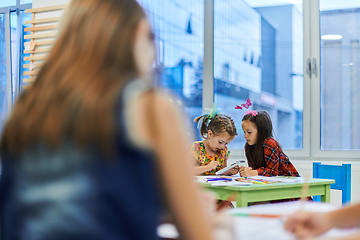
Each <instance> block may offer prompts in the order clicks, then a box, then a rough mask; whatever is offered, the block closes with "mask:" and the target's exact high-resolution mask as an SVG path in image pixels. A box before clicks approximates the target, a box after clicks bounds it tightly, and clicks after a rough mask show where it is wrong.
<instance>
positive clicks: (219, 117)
mask: <svg viewBox="0 0 360 240" xmlns="http://www.w3.org/2000/svg"><path fill="white" fill-rule="evenodd" d="M200 121H202V122H201V126H200V134H201V136H202V137H203V138H205V139H206V138H207V134H208V131H209V130H211V131H212V132H213V133H214V134H215V135H217V134H219V133H223V132H227V133H228V134H229V135H230V136H231V137H235V136H236V135H237V131H236V126H235V123H234V120H233V119H232V118H231V117H229V116H226V115H224V114H216V115H215V116H214V117H213V118H209V116H208V115H202V116H199V117H197V118H195V119H194V122H196V123H199V122H200Z"/></svg>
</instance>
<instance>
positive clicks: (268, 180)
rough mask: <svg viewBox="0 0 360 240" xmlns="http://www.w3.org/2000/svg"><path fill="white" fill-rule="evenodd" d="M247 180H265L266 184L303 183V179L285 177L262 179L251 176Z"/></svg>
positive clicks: (262, 177)
mask: <svg viewBox="0 0 360 240" xmlns="http://www.w3.org/2000/svg"><path fill="white" fill-rule="evenodd" d="M249 179H258V180H266V181H267V182H269V183H271V182H283V183H293V182H304V180H303V178H301V177H297V178H287V177H283V176H280V177H264V176H253V177H249Z"/></svg>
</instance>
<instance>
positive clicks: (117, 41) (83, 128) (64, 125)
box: [1, 0, 146, 153]
mask: <svg viewBox="0 0 360 240" xmlns="http://www.w3.org/2000/svg"><path fill="white" fill-rule="evenodd" d="M145 17H146V15H145V13H144V11H143V10H142V8H141V7H140V6H139V4H138V3H137V2H136V1H135V0H72V1H71V2H70V3H69V5H68V7H67V9H66V11H65V13H64V16H63V20H62V21H63V22H62V25H61V29H60V32H59V36H58V39H57V41H56V42H55V44H54V46H53V48H52V50H51V52H50V54H49V56H48V57H47V59H46V61H45V63H44V65H43V67H42V69H41V70H40V72H39V75H38V77H37V78H36V80H35V82H34V83H33V84H32V85H31V87H30V88H29V89H28V90H26V91H25V92H24V93H23V94H22V95H21V97H20V98H19V100H18V102H17V104H16V106H15V108H14V111H13V113H12V115H11V117H10V119H9V121H8V122H7V124H6V126H5V127H4V130H3V134H2V139H1V151H2V152H9V153H16V152H19V151H21V150H22V149H24V148H26V147H29V146H30V145H31V144H33V143H37V142H45V143H47V144H48V145H49V146H51V147H56V146H58V145H60V144H61V143H62V142H63V141H64V140H65V139H67V138H70V139H72V140H73V141H74V142H75V143H76V144H78V145H79V146H84V145H86V144H93V143H95V144H97V145H99V146H100V147H101V149H103V150H104V149H107V148H108V146H109V144H110V143H111V141H112V140H113V139H114V131H115V119H114V118H115V116H114V114H115V109H116V106H115V105H116V102H117V98H118V94H119V91H120V90H121V89H122V87H123V86H124V83H125V82H126V81H128V80H129V79H134V78H135V77H137V76H138V70H137V68H136V63H135V60H134V53H133V49H134V46H133V44H134V40H135V35H136V29H137V26H138V24H139V22H140V21H141V20H142V19H144V18H145Z"/></svg>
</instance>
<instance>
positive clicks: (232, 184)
mask: <svg viewBox="0 0 360 240" xmlns="http://www.w3.org/2000/svg"><path fill="white" fill-rule="evenodd" d="M252 184H253V183H251V182H250V183H249V182H239V181H228V182H214V183H213V184H211V186H249V185H252Z"/></svg>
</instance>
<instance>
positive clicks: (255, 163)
mask: <svg viewBox="0 0 360 240" xmlns="http://www.w3.org/2000/svg"><path fill="white" fill-rule="evenodd" d="M241 126H242V129H243V131H244V137H245V139H246V144H245V154H246V158H247V160H248V163H249V167H243V166H242V167H240V170H239V172H240V175H241V176H242V177H252V176H257V175H262V176H268V177H271V176H293V177H300V175H299V173H298V171H297V170H296V169H295V167H294V165H292V163H291V162H290V161H289V158H288V156H286V154H285V153H284V152H283V151H282V149H281V147H280V144H279V143H278V142H277V141H276V140H275V139H274V138H273V134H272V132H273V127H272V123H271V118H270V116H269V114H268V113H267V112H266V111H260V112H256V111H255V110H249V111H246V112H245V115H244V117H243V119H242V125H241Z"/></svg>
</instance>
